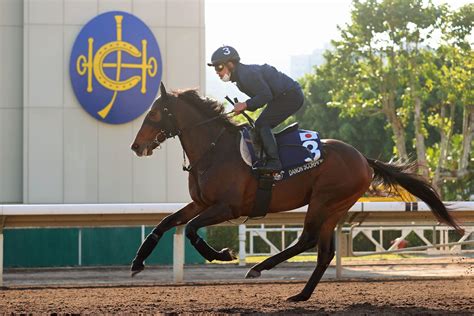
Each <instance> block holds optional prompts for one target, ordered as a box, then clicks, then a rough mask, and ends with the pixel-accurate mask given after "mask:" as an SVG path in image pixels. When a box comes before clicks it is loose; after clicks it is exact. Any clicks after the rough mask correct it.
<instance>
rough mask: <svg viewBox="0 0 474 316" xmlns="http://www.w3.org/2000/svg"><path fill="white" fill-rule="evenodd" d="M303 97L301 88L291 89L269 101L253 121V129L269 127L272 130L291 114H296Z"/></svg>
mask: <svg viewBox="0 0 474 316" xmlns="http://www.w3.org/2000/svg"><path fill="white" fill-rule="evenodd" d="M303 101H304V96H303V91H301V88H298V89H292V90H289V91H286V92H284V93H282V94H281V95H280V96H278V97H277V98H276V99H274V100H272V101H270V102H269V103H268V104H267V107H266V108H265V109H264V110H263V111H262V114H260V116H259V117H258V119H257V120H256V121H255V127H257V128H259V127H262V126H269V127H270V128H274V127H276V126H277V125H279V124H280V123H282V122H283V121H284V120H286V119H287V118H288V117H290V116H291V115H292V114H294V113H296V111H298V110H299V109H300V108H301V106H302V105H303Z"/></svg>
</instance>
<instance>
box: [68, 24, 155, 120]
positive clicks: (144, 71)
mask: <svg viewBox="0 0 474 316" xmlns="http://www.w3.org/2000/svg"><path fill="white" fill-rule="evenodd" d="M114 18H115V22H116V33H117V40H116V41H113V42H109V43H107V44H105V45H103V46H102V47H100V48H99V49H98V50H97V52H96V53H95V55H94V38H92V37H89V39H88V45H89V46H88V52H87V56H84V55H80V56H79V57H78V58H77V60H76V70H77V73H78V74H79V75H80V76H84V75H87V92H88V93H92V91H93V87H92V75H94V77H95V79H96V80H97V82H99V84H100V85H102V86H103V87H105V88H106V89H109V90H112V91H114V94H113V96H112V99H111V100H110V102H109V103H108V104H107V105H105V106H104V108H103V109H102V110H100V111H98V112H97V113H98V114H99V115H100V117H102V118H103V119H105V118H106V117H107V115H108V114H109V112H110V110H111V109H112V107H113V105H114V103H115V99H116V98H117V94H118V92H122V91H126V90H129V89H132V88H133V87H135V86H136V85H137V84H138V83H140V82H141V89H140V92H141V93H142V94H146V82H147V76H150V77H151V78H152V77H154V76H155V75H156V73H157V69H158V64H157V62H156V59H155V58H154V57H151V58H149V59H148V56H147V41H146V40H142V41H141V43H142V50H141V51H140V50H138V48H136V47H135V46H134V45H132V44H130V43H128V42H125V41H123V40H122V20H123V16H122V15H116V16H114ZM113 52H116V53H117V59H116V62H105V58H106V57H107V56H108V55H109V54H111V53H113ZM122 53H127V54H129V55H131V56H133V57H136V58H141V63H136V64H132V63H123V62H122ZM105 68H115V70H116V72H115V79H112V78H109V77H108V76H107V75H106V73H105V71H104V69H105ZM122 69H139V70H140V71H141V75H139V76H131V77H129V78H127V79H123V80H121V78H120V75H121V70H122Z"/></svg>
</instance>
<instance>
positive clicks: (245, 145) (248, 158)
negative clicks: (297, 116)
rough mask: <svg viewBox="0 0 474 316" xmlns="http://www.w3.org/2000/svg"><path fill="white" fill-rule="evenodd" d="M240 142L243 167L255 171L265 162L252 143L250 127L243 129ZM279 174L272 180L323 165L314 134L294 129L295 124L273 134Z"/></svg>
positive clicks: (295, 127)
mask: <svg viewBox="0 0 474 316" xmlns="http://www.w3.org/2000/svg"><path fill="white" fill-rule="evenodd" d="M241 133H242V138H241V141H240V154H241V155H242V159H243V160H244V161H245V163H246V164H247V165H249V166H251V167H252V168H258V167H259V166H261V165H263V164H264V162H265V156H264V152H263V150H262V149H261V146H260V145H259V144H258V142H256V141H255V139H254V137H253V135H252V134H253V133H252V130H251V128H250V127H248V126H245V127H244V128H243V129H242V131H241ZM275 139H276V141H277V145H278V152H279V155H280V161H281V163H282V165H283V169H282V172H281V173H279V174H275V175H274V176H273V178H274V180H276V181H280V180H284V179H287V178H288V177H291V176H295V175H297V174H300V173H301V172H304V171H306V170H310V169H312V168H315V167H317V166H319V165H320V164H321V163H322V162H323V157H322V151H321V140H320V138H319V134H318V133H317V132H314V131H308V130H303V129H298V123H293V124H292V125H290V126H288V127H286V128H285V129H284V130H282V131H281V132H279V133H276V134H275Z"/></svg>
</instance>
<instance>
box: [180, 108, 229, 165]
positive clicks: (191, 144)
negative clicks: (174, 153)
mask: <svg viewBox="0 0 474 316" xmlns="http://www.w3.org/2000/svg"><path fill="white" fill-rule="evenodd" d="M208 119H209V118H208V117H204V116H202V115H196V114H195V117H193V118H192V119H189V118H188V119H187V120H185V121H183V123H182V124H183V127H182V130H183V133H182V134H181V135H180V137H179V138H180V141H181V146H182V147H183V150H184V151H185V152H186V155H187V156H188V158H189V160H190V162H191V164H192V163H193V162H196V161H197V160H199V159H201V157H202V156H203V155H204V154H206V152H207V151H209V148H210V147H211V144H212V143H213V142H214V141H215V140H216V139H215V138H216V137H217V136H218V134H219V133H220V130H221V129H222V128H223V127H222V126H220V125H219V124H218V123H217V122H215V121H212V122H209V123H205V124H203V125H198V126H196V125H197V124H199V123H200V122H204V121H205V120H208Z"/></svg>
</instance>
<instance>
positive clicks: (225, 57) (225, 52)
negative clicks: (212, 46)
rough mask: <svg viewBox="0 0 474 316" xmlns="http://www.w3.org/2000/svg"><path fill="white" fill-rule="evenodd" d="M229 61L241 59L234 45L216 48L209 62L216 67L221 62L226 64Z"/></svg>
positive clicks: (209, 64)
mask: <svg viewBox="0 0 474 316" xmlns="http://www.w3.org/2000/svg"><path fill="white" fill-rule="evenodd" d="M228 61H235V62H238V61H240V56H239V53H237V51H236V50H235V48H233V47H232V46H222V47H219V48H218V49H216V51H215V52H214V53H213V54H212V57H211V62H210V63H207V65H208V66H211V67H214V66H217V65H220V64H224V63H226V62H228Z"/></svg>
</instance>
